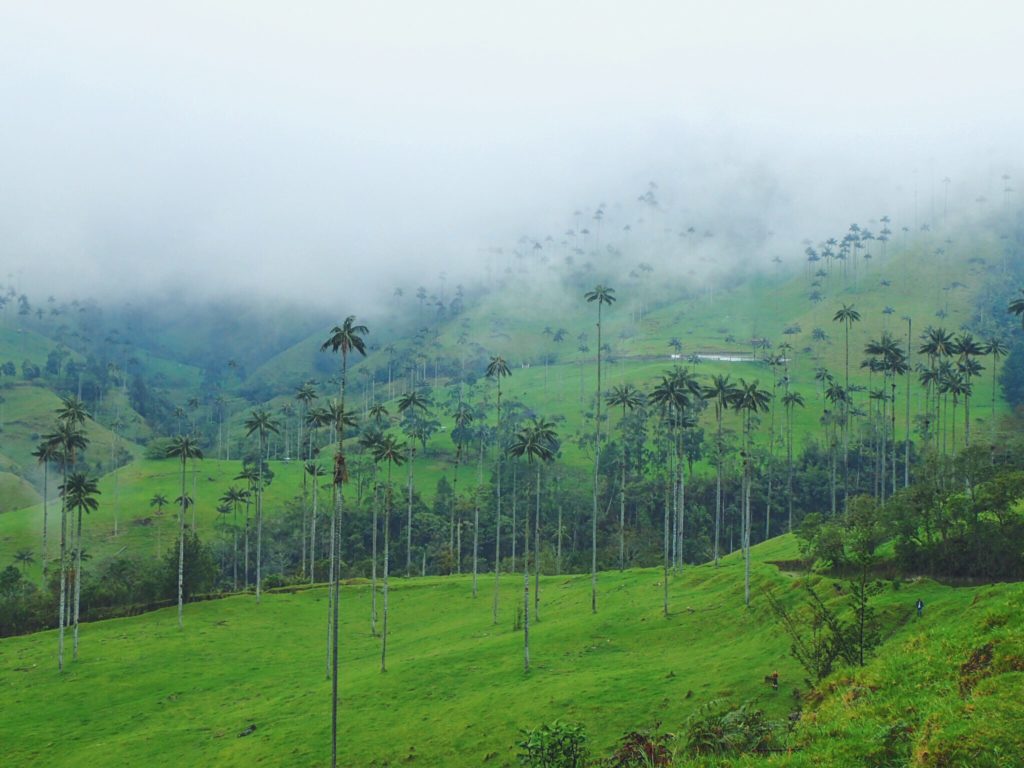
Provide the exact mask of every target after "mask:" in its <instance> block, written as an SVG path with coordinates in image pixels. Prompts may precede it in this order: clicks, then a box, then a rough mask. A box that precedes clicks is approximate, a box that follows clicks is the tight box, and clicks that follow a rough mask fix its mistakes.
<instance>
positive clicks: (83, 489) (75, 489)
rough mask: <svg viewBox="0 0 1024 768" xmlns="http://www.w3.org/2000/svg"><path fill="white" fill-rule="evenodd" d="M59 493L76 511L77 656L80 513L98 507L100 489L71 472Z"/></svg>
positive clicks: (75, 652)
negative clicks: (97, 498) (97, 497)
mask: <svg viewBox="0 0 1024 768" xmlns="http://www.w3.org/2000/svg"><path fill="white" fill-rule="evenodd" d="M61 493H62V494H63V496H64V501H65V504H66V505H67V508H68V509H69V510H70V511H72V512H78V524H77V527H78V533H77V534H76V535H75V541H76V542H77V543H76V545H75V608H74V622H75V625H74V641H73V650H72V656H71V657H72V658H73V659H77V658H78V611H79V605H80V603H81V595H82V513H83V512H85V513H89V512H92V511H94V510H96V509H99V502H98V501H96V496H98V495H99V493H100V489H99V488H98V487H97V486H96V480H95V479H94V478H91V477H86V476H85V474H84V473H82V472H73V473H71V475H70V476H68V479H67V480H66V481H65V482H64V484H63V485H62V486H61Z"/></svg>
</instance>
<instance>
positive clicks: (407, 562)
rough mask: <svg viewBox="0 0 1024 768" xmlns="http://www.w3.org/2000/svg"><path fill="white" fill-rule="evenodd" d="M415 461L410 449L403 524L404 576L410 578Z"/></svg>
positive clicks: (414, 453) (414, 449)
mask: <svg viewBox="0 0 1024 768" xmlns="http://www.w3.org/2000/svg"><path fill="white" fill-rule="evenodd" d="M415 461H416V448H415V447H414V448H413V449H412V453H411V454H410V459H409V474H408V483H409V487H408V491H409V511H408V516H407V518H406V523H405V576H406V578H408V577H410V576H412V465H413V462H415Z"/></svg>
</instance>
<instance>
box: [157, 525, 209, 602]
mask: <svg viewBox="0 0 1024 768" xmlns="http://www.w3.org/2000/svg"><path fill="white" fill-rule="evenodd" d="M164 568H165V571H164V578H165V579H166V580H167V583H166V586H165V589H168V590H172V591H173V590H176V589H177V585H178V548H177V547H172V548H170V549H168V550H167V554H166V555H165V556H164ZM216 578H217V562H216V560H215V559H214V557H213V554H212V553H211V552H210V549H209V547H207V546H206V545H205V544H203V543H202V542H201V541H200V540H199V536H197V535H196V534H195V533H194V532H192V531H186V532H185V562H184V573H183V579H184V580H183V582H182V595H183V597H184V598H185V600H188V599H189V598H190V597H192V596H193V595H198V594H202V593H204V592H207V591H209V590H210V589H212V588H213V585H214V582H215V581H216Z"/></svg>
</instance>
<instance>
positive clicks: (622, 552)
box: [619, 406, 626, 571]
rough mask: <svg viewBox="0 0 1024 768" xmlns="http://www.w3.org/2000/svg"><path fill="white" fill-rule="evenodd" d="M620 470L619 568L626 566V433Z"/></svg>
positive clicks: (624, 409)
mask: <svg viewBox="0 0 1024 768" xmlns="http://www.w3.org/2000/svg"><path fill="white" fill-rule="evenodd" d="M622 418H623V419H625V418H626V407H625V406H623V407H622ZM621 464H622V472H621V473H620V475H619V570H620V571H622V570H624V569H625V567H626V435H625V433H623V435H622V459H621Z"/></svg>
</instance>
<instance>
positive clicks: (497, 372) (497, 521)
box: [487, 355, 530, 624]
mask: <svg viewBox="0 0 1024 768" xmlns="http://www.w3.org/2000/svg"><path fill="white" fill-rule="evenodd" d="M511 375H512V372H511V371H510V370H509V368H508V363H506V362H505V358H503V357H502V356H501V355H495V356H494V357H492V358H491V361H490V362H489V363H488V364H487V378H489V379H494V381H495V383H496V384H497V387H498V400H497V409H496V410H497V425H496V427H495V441H496V442H497V444H498V471H497V489H496V490H497V494H496V509H495V514H494V529H495V530H494V600H493V602H492V605H491V621H492V623H494V624H497V623H498V591H499V585H500V578H501V453H502V444H501V441H502V431H501V380H502V379H503V378H505V377H506V376H511ZM513 490H514V489H513ZM515 535H516V531H515V527H514V526H513V528H512V536H513V540H514V538H515ZM529 548H530V540H529V538H527V540H526V549H529Z"/></svg>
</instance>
